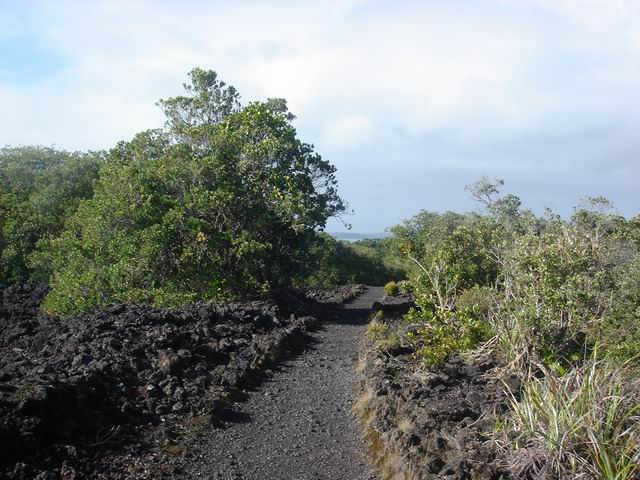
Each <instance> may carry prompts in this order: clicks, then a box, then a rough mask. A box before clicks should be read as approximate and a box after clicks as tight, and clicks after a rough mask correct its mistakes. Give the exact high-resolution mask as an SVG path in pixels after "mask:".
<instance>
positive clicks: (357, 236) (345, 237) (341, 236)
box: [327, 232, 389, 242]
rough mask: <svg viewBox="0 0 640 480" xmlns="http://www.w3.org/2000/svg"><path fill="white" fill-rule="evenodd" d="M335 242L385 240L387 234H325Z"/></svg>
mask: <svg viewBox="0 0 640 480" xmlns="http://www.w3.org/2000/svg"><path fill="white" fill-rule="evenodd" d="M327 233H328V234H329V235H331V236H332V237H333V238H335V239H337V240H346V241H347V242H357V241H358V240H364V239H367V238H369V239H371V238H386V237H388V236H389V234H388V233H356V232H327Z"/></svg>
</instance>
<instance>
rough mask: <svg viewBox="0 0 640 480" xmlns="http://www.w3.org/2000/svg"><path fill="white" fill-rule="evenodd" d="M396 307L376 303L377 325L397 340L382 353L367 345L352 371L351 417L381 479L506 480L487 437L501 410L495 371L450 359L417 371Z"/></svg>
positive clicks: (486, 363) (487, 364) (485, 364)
mask: <svg viewBox="0 0 640 480" xmlns="http://www.w3.org/2000/svg"><path fill="white" fill-rule="evenodd" d="M385 304H387V305H386V306H385ZM401 304H402V302H401V301H398V300H397V299H395V300H393V301H390V302H382V305H377V307H378V308H379V310H380V311H381V313H379V314H378V319H377V321H378V322H381V323H385V324H386V325H388V326H389V331H388V332H387V333H386V335H395V337H394V338H395V339H396V340H394V341H393V342H386V343H383V344H382V345H383V346H382V348H380V344H378V346H377V347H376V346H375V345H374V342H373V341H369V343H368V349H367V350H366V351H365V353H364V354H363V355H362V356H361V358H360V362H359V368H358V370H359V378H360V386H359V396H358V400H357V403H356V412H357V414H358V416H359V419H360V422H361V426H362V429H363V432H364V436H365V439H366V442H367V446H368V450H369V454H370V457H371V459H372V461H373V462H374V463H375V464H376V465H377V467H378V470H379V472H380V475H381V476H382V478H385V479H398V480H410V479H411V480H413V479H478V480H480V479H482V480H498V479H506V478H508V475H507V473H506V472H505V471H503V469H502V468H501V466H500V460H499V458H498V457H499V453H498V452H497V451H496V447H495V444H494V442H493V441H492V440H491V438H490V436H491V435H490V434H491V432H492V431H493V428H494V426H495V421H496V414H498V413H500V412H504V411H505V410H506V408H507V406H506V403H505V396H504V393H503V389H502V388H501V385H500V384H499V382H498V381H497V380H495V378H494V376H493V375H492V369H493V368H494V367H495V365H494V364H493V363H492V362H491V361H489V360H484V361H483V360H476V361H470V360H463V359H461V358H458V357H456V358H451V359H449V361H447V362H446V363H445V364H444V365H442V366H440V367H438V368H432V369H425V368H419V367H417V366H416V364H415V362H414V361H412V359H411V353H412V349H411V348H410V347H409V346H408V345H407V344H406V343H404V342H403V341H402V338H403V334H404V333H405V330H406V329H407V328H410V326H409V325H407V324H406V323H405V322H403V321H402V320H401V313H400V312H401V311H402V310H403V308H402V307H401ZM409 306H410V303H409V300H407V303H406V305H405V307H406V308H408V307H409ZM406 308H405V309H406ZM398 339H399V340H398ZM513 381H514V382H515V381H516V380H515V379H513ZM511 387H512V388H513V389H514V390H515V389H517V385H515V384H514V385H511Z"/></svg>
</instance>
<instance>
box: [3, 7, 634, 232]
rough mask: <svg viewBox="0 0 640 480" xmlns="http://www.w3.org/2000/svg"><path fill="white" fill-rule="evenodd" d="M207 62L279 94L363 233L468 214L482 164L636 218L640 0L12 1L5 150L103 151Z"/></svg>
mask: <svg viewBox="0 0 640 480" xmlns="http://www.w3.org/2000/svg"><path fill="white" fill-rule="evenodd" d="M196 66H198V67H202V68H210V69H213V70H215V71H216V72H217V73H218V75H219V76H220V78H221V79H223V80H224V81H226V82H227V83H230V84H232V85H234V86H235V87H236V88H237V89H238V90H239V91H240V93H241V95H242V100H243V102H245V103H246V102H249V101H253V100H261V99H265V98H268V97H282V98H285V99H287V101H288V105H289V107H290V109H291V111H292V112H293V113H294V114H295V115H296V116H297V119H296V121H295V126H296V128H297V130H298V134H299V137H300V138H301V139H302V140H303V141H305V142H308V143H312V144H314V145H315V147H316V150H317V151H318V152H319V153H320V154H321V155H322V156H323V158H325V159H327V160H329V161H330V162H332V163H333V164H334V165H335V166H336V167H337V168H338V179H339V182H340V184H339V185H340V186H339V188H340V194H341V195H342V197H343V198H344V199H345V200H346V201H347V202H348V203H349V205H350V208H351V209H353V211H354V214H353V215H349V216H347V217H345V219H344V220H346V222H348V223H350V224H351V225H352V231H355V232H380V231H383V230H384V229H385V228H386V227H388V226H391V225H394V224H396V223H398V222H400V221H401V220H402V219H405V218H408V217H410V216H412V215H413V214H415V213H417V212H418V211H419V210H420V209H427V210H433V211H444V210H460V211H466V210H472V209H474V208H475V206H474V204H473V202H472V200H471V199H470V198H469V194H468V192H466V191H465V190H464V187H465V185H469V184H471V183H472V182H473V181H475V180H476V179H478V178H479V177H480V176H482V175H486V176H488V177H490V178H496V177H497V178H502V179H504V181H505V186H504V187H503V191H504V192H505V193H514V194H516V195H518V196H520V197H521V199H522V200H523V203H524V204H525V206H527V207H530V208H532V209H533V210H534V211H536V212H538V213H540V212H542V211H543V209H544V208H547V207H548V208H552V209H553V210H555V211H556V212H558V213H560V214H563V215H567V214H569V213H570V212H571V210H572V208H573V207H574V206H575V205H577V204H579V203H580V200H581V198H583V197H585V196H588V195H590V196H595V195H604V196H606V197H608V198H609V199H610V200H612V201H613V203H614V205H616V207H617V209H618V211H619V213H621V214H623V215H625V216H632V215H636V214H638V213H640V208H639V207H638V203H637V198H638V192H639V191H640V0H439V1H437V0H422V1H408V0H388V1H387V0H343V1H340V0H323V1H304V0H295V1H284V0H283V1H277V0H271V1H243V0H235V1H204V0H183V1H180V2H178V1H168V0H137V1H134V0H131V1H124V0H109V1H97V0H95V1H79V0H78V1H65V0H56V1H44V0H43V1H30V0H15V1H13V0H0V145H30V144H37V145H54V146H57V147H59V148H64V149H68V150H87V149H92V150H97V149H108V148H110V147H112V146H114V145H115V143H116V142H118V141H120V140H127V139H130V138H131V137H132V136H133V135H134V134H135V133H137V132H139V131H142V130H146V129H148V128H156V127H159V126H161V125H162V123H163V117H162V114H161V112H160V110H159V108H158V107H157V106H156V105H155V102H156V101H157V100H158V99H159V98H166V97H170V96H175V95H179V94H181V93H182V87H181V85H182V83H184V82H185V81H186V80H187V77H186V73H187V72H188V71H189V70H190V69H191V68H193V67H196ZM327 228H328V230H330V231H342V230H344V229H345V226H344V225H343V223H342V222H341V221H338V220H330V222H329V224H328V226H327Z"/></svg>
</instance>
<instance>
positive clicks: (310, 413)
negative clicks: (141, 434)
mask: <svg viewBox="0 0 640 480" xmlns="http://www.w3.org/2000/svg"><path fill="white" fill-rule="evenodd" d="M382 296H383V289H382V288H379V287H369V288H367V290H366V291H365V292H364V293H363V294H362V295H360V296H359V297H358V298H356V299H355V300H354V301H352V302H351V303H349V304H346V305H345V306H344V307H343V308H342V309H341V310H340V311H339V313H338V315H337V318H334V319H324V320H325V321H324V322H323V327H322V329H321V330H319V331H317V332H315V333H314V334H312V335H311V338H310V339H309V343H308V344H307V345H306V347H305V348H304V349H303V350H302V351H300V352H297V354H294V355H292V356H291V357H290V358H288V359H287V360H285V361H284V362H283V363H282V364H280V365H279V366H278V368H277V369H276V370H275V371H273V372H272V373H271V375H269V377H268V378H267V379H266V380H265V381H264V382H263V383H262V384H261V385H260V386H258V387H257V388H256V389H255V390H254V391H251V392H249V395H248V398H247V399H246V401H245V402H243V403H241V404H239V405H238V406H237V407H238V410H237V412H236V414H235V416H234V417H232V418H231V419H229V421H228V422H227V423H226V425H224V428H221V429H214V430H211V431H209V432H208V433H206V434H205V435H204V436H202V437H200V438H199V439H198V440H197V447H198V449H197V450H198V451H200V452H201V453H199V454H198V455H196V456H194V457H192V458H191V459H190V460H188V461H187V465H186V466H185V475H184V478H196V479H198V478H201V479H255V480H258V479H259V480H266V479H272V480H294V479H295V480H312V479H313V480H319V479H331V480H368V479H375V478H376V477H375V475H374V474H373V473H372V472H371V470H370V468H369V466H368V464H367V462H366V460H365V457H364V444H363V442H362V440H361V438H360V433H359V431H358V429H357V426H356V423H355V419H354V417H353V414H352V404H353V387H354V381H355V373H354V369H353V367H354V362H355V360H356V358H357V356H358V349H359V348H360V345H361V341H362V335H363V330H364V328H365V324H366V321H367V317H368V314H369V312H370V309H371V306H372V304H373V302H375V301H376V300H380V299H381V298H382Z"/></svg>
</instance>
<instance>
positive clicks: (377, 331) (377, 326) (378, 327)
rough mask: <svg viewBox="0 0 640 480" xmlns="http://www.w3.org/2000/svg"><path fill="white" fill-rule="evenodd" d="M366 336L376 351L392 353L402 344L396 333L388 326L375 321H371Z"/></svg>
mask: <svg viewBox="0 0 640 480" xmlns="http://www.w3.org/2000/svg"><path fill="white" fill-rule="evenodd" d="M366 335H367V337H368V338H369V339H370V340H372V341H373V344H374V347H375V348H376V349H378V350H386V351H394V350H396V349H398V348H399V347H400V345H401V343H402V341H401V339H400V336H399V335H398V332H396V331H393V330H392V329H391V327H390V326H389V324H387V323H384V322H382V321H379V320H377V319H373V320H372V321H371V322H370V323H369V325H368V326H367V331H366Z"/></svg>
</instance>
